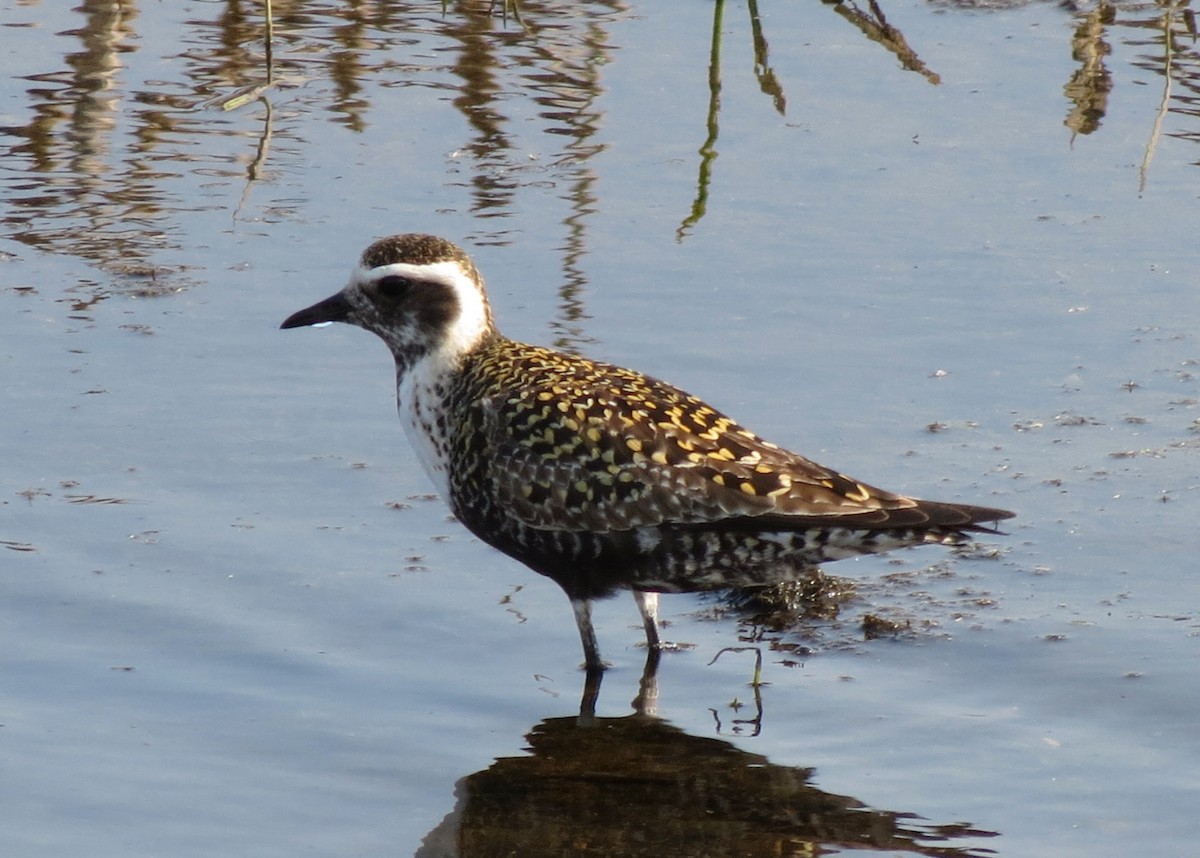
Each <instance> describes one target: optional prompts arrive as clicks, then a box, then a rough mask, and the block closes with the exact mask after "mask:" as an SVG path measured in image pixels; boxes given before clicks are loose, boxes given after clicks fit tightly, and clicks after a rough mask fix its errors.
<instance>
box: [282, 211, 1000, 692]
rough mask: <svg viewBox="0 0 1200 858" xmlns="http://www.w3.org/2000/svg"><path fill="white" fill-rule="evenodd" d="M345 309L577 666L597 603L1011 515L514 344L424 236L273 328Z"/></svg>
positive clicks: (440, 477) (458, 270) (796, 569)
mask: <svg viewBox="0 0 1200 858" xmlns="http://www.w3.org/2000/svg"><path fill="white" fill-rule="evenodd" d="M326 322H347V323H349V324H352V325H357V326H358V327H360V328H364V329H366V330H368V331H371V332H372V333H374V334H376V335H378V336H379V337H380V338H382V339H383V341H384V342H385V343H387V345H388V347H389V348H390V349H391V352H392V355H393V356H394V357H395V363H396V393H397V402H398V406H399V411H400V418H401V421H402V423H403V425H404V429H405V431H406V433H407V435H408V438H409V440H410V442H411V443H412V446H413V447H414V449H415V450H416V453H417V456H418V458H419V459H420V461H421V464H422V465H423V466H424V469H425V472H426V473H427V474H428V475H429V477H430V479H431V480H432V481H433V483H434V484H435V486H436V487H437V489H438V491H439V492H440V494H441V496H442V497H443V498H444V499H445V500H446V502H447V503H448V504H449V506H450V509H451V511H452V512H453V513H454V515H455V516H456V517H457V518H458V520H459V521H461V522H462V523H463V524H464V525H465V526H466V527H467V528H468V529H469V530H470V531H471V532H472V533H474V534H475V535H476V536H478V537H479V538H480V539H482V540H483V541H484V542H486V543H488V544H489V545H492V546H494V547H495V548H497V549H499V550H500V551H502V552H504V553H505V554H507V555H509V556H510V557H513V558H515V559H517V560H519V561H521V562H522V563H524V564H526V565H527V566H529V567H530V568H532V569H533V570H534V571H536V572H539V573H541V574H542V575H545V576H547V577H549V578H551V579H553V580H554V581H555V582H557V583H558V584H559V586H561V587H562V588H563V590H564V591H566V594H567V596H568V598H569V599H570V600H571V605H572V607H573V609H574V612H575V621H576V624H577V625H578V627H579V635H580V639H581V640H582V643H583V652H584V658H585V664H586V667H587V668H588V670H589V672H592V671H601V670H603V669H604V662H603V661H602V660H601V658H600V649H599V646H598V645H597V643H596V633H595V629H594V627H593V625H592V618H591V605H592V601H593V600H594V599H598V598H602V597H605V596H609V595H611V594H613V593H614V592H615V591H617V590H621V589H628V590H632V591H633V595H634V597H635V599H636V601H637V604H638V608H639V610H640V612H641V616H642V621H643V625H644V627H645V632H646V642H647V645H648V646H649V647H650V649H651V651H656V650H657V649H658V648H659V647H660V646H661V641H660V638H659V633H658V618H657V617H658V594H659V593H682V592H695V591H702V590H713V589H721V588H729V587H749V586H763V585H771V584H777V583H780V582H783V581H788V580H794V579H797V578H801V577H804V576H805V575H808V574H811V570H812V569H813V568H814V567H815V566H816V565H817V564H820V563H823V562H826V561H831V560H839V559H842V558H846V557H852V556H855V555H860V554H872V553H876V552H881V551H888V550H891V549H895V548H902V547H906V546H912V545H919V544H921V543H939V544H943V545H955V544H959V543H961V542H963V541H965V540H966V539H967V538H968V534H971V533H976V532H982V531H988V532H991V529H990V528H987V527H985V525H987V524H988V523H995V522H999V521H1001V520H1003V519H1006V518H1011V517H1012V515H1013V513H1011V512H1009V511H1007V510H1003V509H994V508H991V507H984V506H971V505H967V504H958V503H939V502H937V501H926V500H918V499H916V498H912V497H908V496H905V495H899V494H893V493H892V492H888V491H884V490H883V489H878V488H875V487H874V486H872V485H868V484H867V483H864V482H860V481H859V480H856V479H854V478H853V477H848V476H846V475H845V474H841V473H838V472H837V471H834V470H831V469H829V468H826V467H823V466H822V465H818V464H817V463H816V462H813V461H810V460H809V459H806V458H804V457H803V456H800V455H798V454H796V453H792V452H789V451H788V450H785V449H783V448H782V447H779V446H777V445H775V444H772V443H771V442H769V441H765V440H763V439H762V438H760V437H759V436H758V435H756V434H754V433H753V432H751V431H750V430H748V429H746V428H744V427H743V426H742V425H741V424H739V423H737V422H736V421H735V420H733V419H731V418H729V417H727V416H725V415H724V414H722V413H721V412H720V411H718V410H717V409H715V408H713V407H712V406H711V405H709V404H707V403H706V402H704V401H702V400H700V399H697V398H696V397H694V396H691V395H690V394H688V393H685V392H684V391H682V390H680V389H679V388H677V387H673V386H671V385H670V384H667V383H666V382H663V381H659V380H658V379H655V378H651V377H650V376H647V375H643V374H642V373H640V372H636V371H635V370H631V369H624V368H622V367H619V366H614V365H612V364H608V363H602V362H600V361H593V360H588V359H587V358H584V357H579V356H577V355H574V354H568V353H565V352H562V351H556V350H554V349H549V348H545V347H542V346H536V345H527V344H525V343H520V342H516V341H515V340H510V339H508V338H507V337H505V336H503V335H502V334H501V333H500V332H499V331H498V330H497V328H496V325H495V323H494V322H493V320H492V311H491V308H490V306H489V304H488V299H487V293H486V292H485V290H484V283H483V278H482V277H481V276H480V274H479V271H478V270H477V269H476V267H475V265H474V263H472V261H471V259H470V257H469V256H468V255H467V254H466V253H465V252H463V251H462V250H461V249H460V248H459V247H457V246H456V245H454V244H452V243H451V242H449V241H447V240H445V239H443V238H438V237H436V236H432V235H416V234H407V235H394V236H391V237H389V238H384V239H380V240H379V241H376V242H375V243H373V244H372V245H370V246H369V247H368V248H367V249H366V250H365V251H364V252H363V254H362V256H361V258H360V259H359V262H358V265H357V266H356V267H355V269H354V271H353V272H352V274H351V275H350V281H349V283H347V284H346V286H345V288H343V289H342V290H341V291H340V292H338V293H336V294H335V295H332V296H331V297H329V298H326V299H325V300H323V301H320V302H318V303H316V304H314V305H312V306H311V307H308V308H306V309H304V310H300V311H299V312H297V313H295V314H293V315H291V316H289V317H288V318H287V320H286V321H284V322H283V324H282V325H281V327H283V328H297V327H301V326H305V325H318V324H322V323H326Z"/></svg>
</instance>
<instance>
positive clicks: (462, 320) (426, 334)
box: [343, 261, 492, 361]
mask: <svg viewBox="0 0 1200 858" xmlns="http://www.w3.org/2000/svg"><path fill="white" fill-rule="evenodd" d="M397 276H398V277H404V278H406V279H408V280H411V281H413V283H414V284H416V285H415V286H414V287H413V288H414V289H416V290H420V291H419V292H418V293H416V294H415V297H414V302H415V303H419V302H420V301H421V300H422V298H424V299H426V300H428V301H429V302H430V303H435V302H442V303H452V304H453V306H455V307H457V309H458V313H457V314H456V315H455V316H454V317H453V318H452V319H450V320H449V322H448V325H447V327H445V328H444V329H442V330H438V331H423V330H421V329H420V328H419V327H418V326H417V325H415V324H414V325H404V326H400V327H392V326H388V325H385V324H384V323H383V320H382V319H381V318H380V315H379V312H378V309H377V308H376V306H375V299H374V298H373V297H372V286H373V284H375V283H378V282H379V281H380V280H382V279H383V278H385V277H397ZM439 289H444V290H446V291H447V292H448V293H449V295H450V296H452V298H450V300H449V301H447V300H446V299H447V297H448V296H446V295H438V294H437V290H439ZM343 292H344V294H345V295H346V298H347V300H348V301H349V302H350V303H351V305H352V306H353V307H354V308H355V310H356V315H357V316H358V317H359V318H358V319H355V320H354V321H356V322H357V323H358V324H361V325H362V327H365V328H367V329H368V330H370V331H372V332H373V333H376V334H378V335H379V336H380V337H382V338H383V339H384V340H385V341H386V342H387V343H388V345H389V346H390V347H392V351H393V352H400V351H404V350H406V349H410V348H413V347H416V348H417V349H419V350H421V351H429V352H441V353H442V359H443V360H447V359H448V360H450V361H454V360H455V359H457V358H458V357H459V356H460V355H463V354H466V353H467V352H469V351H470V350H471V349H472V348H474V347H475V345H476V344H477V343H478V342H479V340H480V339H481V338H482V337H483V335H484V334H485V333H487V331H489V330H490V329H491V326H492V320H491V313H490V311H489V310H488V305H487V298H486V297H484V291H483V284H482V283H476V282H475V280H474V278H472V277H471V276H470V275H469V274H468V273H467V272H466V271H464V270H463V268H462V266H460V265H459V264H458V263H457V262H454V261H445V262H433V263H429V264H425V265H414V264H412V263H409V262H394V263H392V264H391V265H381V266H379V267H378V268H370V269H368V268H363V267H362V266H361V265H360V266H359V267H358V268H356V269H355V270H354V273H353V274H352V275H351V277H350V282H349V283H348V284H347V286H346V288H345V289H344V290H343ZM414 315H416V313H415V311H414Z"/></svg>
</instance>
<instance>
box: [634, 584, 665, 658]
mask: <svg viewBox="0 0 1200 858" xmlns="http://www.w3.org/2000/svg"><path fill="white" fill-rule="evenodd" d="M633 600H634V601H635V602H637V606H638V610H639V611H640V612H641V614H642V625H643V626H644V627H645V629H646V646H647V647H648V648H649V649H652V650H658V649H662V641H661V640H659V637H658V593H647V592H646V591H644V590H634V591H633Z"/></svg>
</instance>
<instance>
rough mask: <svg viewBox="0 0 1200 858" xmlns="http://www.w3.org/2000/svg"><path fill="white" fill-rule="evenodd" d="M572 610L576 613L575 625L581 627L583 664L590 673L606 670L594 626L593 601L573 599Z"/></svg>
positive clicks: (580, 637)
mask: <svg viewBox="0 0 1200 858" xmlns="http://www.w3.org/2000/svg"><path fill="white" fill-rule="evenodd" d="M571 609H572V610H573V611H574V612H575V625H577V626H579V639H580V640H581V641H582V642H583V664H584V667H586V668H587V671H588V673H597V672H601V671H603V670H604V662H603V661H601V660H600V647H599V646H598V645H597V644H596V629H595V627H594V626H593V625H592V600H591V599H574V598H573V599H571Z"/></svg>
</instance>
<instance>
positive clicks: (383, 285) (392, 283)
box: [376, 274, 412, 298]
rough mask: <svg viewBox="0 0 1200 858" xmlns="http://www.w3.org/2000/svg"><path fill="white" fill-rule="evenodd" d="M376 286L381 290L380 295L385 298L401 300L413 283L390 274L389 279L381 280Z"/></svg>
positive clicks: (382, 278) (397, 275)
mask: <svg viewBox="0 0 1200 858" xmlns="http://www.w3.org/2000/svg"><path fill="white" fill-rule="evenodd" d="M376 286H377V287H378V289H379V294H380V295H383V296H384V297H385V298H399V297H400V296H401V295H403V294H404V293H405V292H407V291H408V287H410V286H412V281H411V280H409V279H408V278H407V277H401V276H400V275H399V274H389V275H388V276H387V277H381V278H379V282H378V283H377V284H376Z"/></svg>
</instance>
